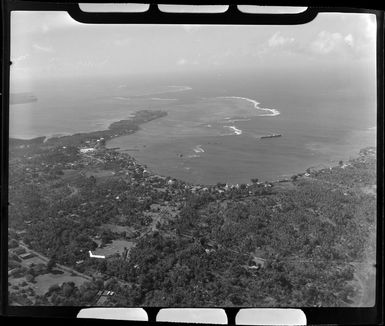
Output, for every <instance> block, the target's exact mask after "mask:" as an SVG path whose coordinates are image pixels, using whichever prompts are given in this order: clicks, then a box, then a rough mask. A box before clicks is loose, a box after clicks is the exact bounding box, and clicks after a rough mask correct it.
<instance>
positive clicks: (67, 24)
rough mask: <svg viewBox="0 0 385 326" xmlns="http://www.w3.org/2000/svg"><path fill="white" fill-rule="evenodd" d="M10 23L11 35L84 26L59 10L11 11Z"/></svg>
mask: <svg viewBox="0 0 385 326" xmlns="http://www.w3.org/2000/svg"><path fill="white" fill-rule="evenodd" d="M11 24H12V26H11V27H12V35H17V34H31V33H32V34H33V33H39V34H40V33H43V34H47V33H49V32H51V31H53V30H58V29H67V28H73V27H79V26H85V24H82V23H79V22H77V21H76V20H74V19H72V18H71V16H70V15H69V14H68V13H67V12H61V11H57V12H55V11H13V12H12V13H11Z"/></svg>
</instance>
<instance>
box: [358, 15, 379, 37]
mask: <svg viewBox="0 0 385 326" xmlns="http://www.w3.org/2000/svg"><path fill="white" fill-rule="evenodd" d="M361 17H362V18H361V19H362V21H363V23H364V24H365V30H364V35H365V37H366V38H368V39H375V38H376V35H377V22H376V16H375V15H369V14H368V15H363V16H361Z"/></svg>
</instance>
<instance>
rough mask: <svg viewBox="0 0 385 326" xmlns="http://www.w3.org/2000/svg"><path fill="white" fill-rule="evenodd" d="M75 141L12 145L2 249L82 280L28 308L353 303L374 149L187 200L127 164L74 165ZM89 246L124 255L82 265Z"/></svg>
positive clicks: (116, 159) (107, 154) (118, 157)
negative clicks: (15, 244)
mask: <svg viewBox="0 0 385 326" xmlns="http://www.w3.org/2000/svg"><path fill="white" fill-rule="evenodd" d="M112 129H113V128H112ZM86 141H88V142H90V141H91V142H92V141H94V139H91V140H89V138H87V137H86V138H84V139H83V140H82V141H81V142H80V143H79V144H77V145H76V146H75V145H69V143H70V142H69V141H68V139H67V138H66V139H65V144H64V143H60V144H58V143H57V142H58V141H57V140H55V141H52V142H53V143H41V142H36V143H32V142H31V143H28V145H26V144H20V143H18V142H16V143H14V145H13V146H14V151H13V152H12V153H13V154H12V155H11V161H10V188H9V198H10V206H9V225H10V240H15V241H22V242H23V243H24V244H25V245H26V246H28V247H29V248H31V249H33V250H35V251H37V252H39V253H41V254H42V255H44V256H46V257H48V258H49V259H51V260H53V261H55V262H56V263H60V264H63V265H65V266H70V267H71V268H73V269H76V270H78V271H79V272H82V273H85V274H86V275H89V276H90V277H92V278H93V280H92V281H90V282H87V283H85V284H84V285H82V286H81V287H78V286H76V285H75V284H73V283H70V282H65V283H62V284H58V285H55V286H53V287H52V288H50V289H49V291H48V292H47V293H46V294H45V295H44V296H37V297H36V301H35V302H34V303H33V304H37V305H41V304H43V305H46V304H53V305H87V304H89V305H94V304H95V295H96V293H97V292H98V291H100V290H109V291H113V293H114V295H113V296H110V297H109V298H108V300H106V301H105V302H104V305H114V306H116V305H117V306H172V307H174V306H178V307H183V306H189V307H193V306H261V307H262V306H266V307H271V306H275V307H276V306H329V307H334V306H347V305H349V303H351V298H353V297H354V296H355V295H356V291H357V289H356V288H355V287H354V286H353V284H354V279H355V273H356V270H355V265H354V264H355V263H356V262H363V261H366V256H365V255H367V252H368V251H367V249H368V246H369V239H370V238H372V237H375V224H376V196H375V191H373V189H375V185H376V151H375V149H374V148H367V149H364V150H362V151H361V152H360V153H359V155H358V157H357V158H356V159H353V160H351V161H349V162H345V163H344V162H340V164H339V165H337V166H335V167H333V168H330V169H329V168H327V169H321V170H317V171H307V173H306V174H305V173H302V174H300V175H296V176H293V178H291V179H290V180H285V182H275V183H260V182H258V180H257V179H254V180H253V181H252V183H251V184H249V185H240V186H239V187H230V188H229V187H227V185H225V184H218V185H213V186H204V185H200V186H199V189H198V190H196V187H197V186H196V185H190V184H187V183H184V182H182V181H178V180H175V179H172V178H169V177H162V176H156V175H153V174H152V173H150V172H148V171H147V170H146V167H144V166H141V165H140V164H138V163H137V162H136V161H135V160H134V159H133V158H132V157H130V156H129V155H128V154H124V153H118V152H116V151H113V150H107V149H105V148H104V147H103V146H99V147H95V148H96V149H95V150H94V151H93V152H92V153H86V154H84V153H82V152H81V151H80V149H81V148H83V147H84V146H85V142H86ZM110 172H111V173H110ZM108 173H110V174H108ZM373 187H374V188H373ZM171 212H173V213H172V214H171ZM107 224H108V225H110V224H112V225H117V226H120V227H125V228H128V229H129V230H132V234H127V233H126V234H121V233H119V232H116V231H111V230H110V229H107V228H105V227H104V226H105V225H107ZM20 230H22V231H23V232H22V233H20V232H17V231H20ZM95 239H99V240H100V241H101V246H102V247H103V246H106V245H108V244H109V243H111V241H113V240H116V239H126V240H127V239H129V240H130V241H133V242H134V243H135V245H134V246H133V248H131V250H130V252H129V255H128V257H123V255H122V254H119V253H117V254H115V255H112V256H110V257H108V258H106V259H102V260H100V259H92V258H90V257H89V256H88V254H87V253H88V251H89V250H94V249H96V248H97V247H100V245H99V243H97V241H96V240H95ZM80 260H81V261H82V264H77V262H78V261H80ZM10 262H12V259H11V260H10ZM11 298H12V296H11Z"/></svg>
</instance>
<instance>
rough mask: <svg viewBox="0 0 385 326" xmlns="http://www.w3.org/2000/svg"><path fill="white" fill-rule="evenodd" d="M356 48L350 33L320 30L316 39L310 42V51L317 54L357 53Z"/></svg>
mask: <svg viewBox="0 0 385 326" xmlns="http://www.w3.org/2000/svg"><path fill="white" fill-rule="evenodd" d="M358 48H359V47H358V46H357V42H356V40H355V38H354V36H353V35H352V34H351V33H349V34H347V35H345V36H344V35H342V34H341V33H331V32H327V31H321V32H319V33H318V35H317V37H316V39H315V40H314V41H313V42H311V43H310V52H311V53H313V54H318V55H328V54H333V55H335V54H339V55H347V54H352V55H357V53H358Z"/></svg>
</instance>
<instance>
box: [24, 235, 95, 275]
mask: <svg viewBox="0 0 385 326" xmlns="http://www.w3.org/2000/svg"><path fill="white" fill-rule="evenodd" d="M19 246H20V247H22V248H24V249H25V250H26V251H28V252H30V253H32V254H34V255H35V256H37V257H39V258H40V259H41V260H43V261H45V262H47V263H48V261H49V258H48V257H46V256H43V255H42V254H40V253H38V252H37V251H35V250H32V249H30V248H28V246H27V245H26V244H25V243H24V242H23V241H19ZM56 268H57V269H60V270H62V271H64V272H68V273H73V274H75V275H77V276H80V277H83V278H85V279H87V280H89V281H91V280H92V277H91V276H88V275H85V274H83V273H80V272H78V271H76V270H74V269H72V268H70V267H67V266H64V265H60V264H56Z"/></svg>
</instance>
